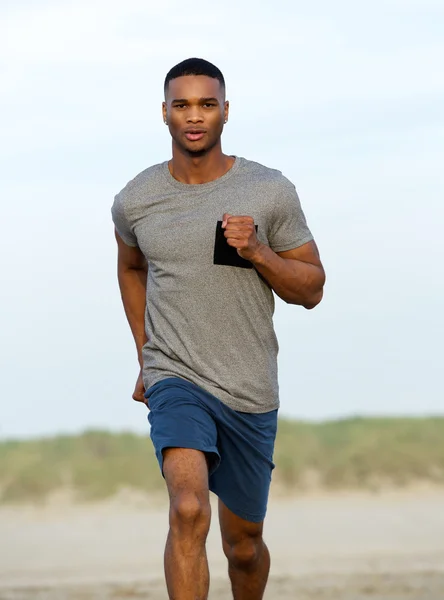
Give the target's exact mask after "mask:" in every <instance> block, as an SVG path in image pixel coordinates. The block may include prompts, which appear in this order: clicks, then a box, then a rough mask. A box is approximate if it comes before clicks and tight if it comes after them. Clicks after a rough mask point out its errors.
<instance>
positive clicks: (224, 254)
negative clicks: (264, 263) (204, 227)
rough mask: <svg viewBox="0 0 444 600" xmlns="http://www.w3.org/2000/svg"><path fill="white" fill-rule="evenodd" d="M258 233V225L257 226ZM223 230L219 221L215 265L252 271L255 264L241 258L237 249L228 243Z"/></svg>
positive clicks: (215, 244) (215, 241) (215, 242)
mask: <svg viewBox="0 0 444 600" xmlns="http://www.w3.org/2000/svg"><path fill="white" fill-rule="evenodd" d="M255 227H256V231H257V225H255ZM224 231H225V230H224V229H222V221H218V222H217V225H216V238H215V240H214V258H213V263H214V264H215V265H227V266H229V267H241V268H242V269H252V268H253V264H252V263H251V262H250V261H249V260H246V259H245V258H242V256H239V254H238V253H237V248H233V246H230V245H229V244H228V242H227V238H226V237H225V235H224Z"/></svg>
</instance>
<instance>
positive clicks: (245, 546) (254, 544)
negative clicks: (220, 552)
mask: <svg viewBox="0 0 444 600" xmlns="http://www.w3.org/2000/svg"><path fill="white" fill-rule="evenodd" d="M219 522H220V529H221V534H222V545H223V549H224V553H225V556H226V557H227V559H228V573H229V576H230V580H231V589H232V591H233V598H234V600H262V598H263V596H264V591H265V586H266V585H267V580H268V573H269V571H270V553H269V552H268V548H267V546H266V545H265V543H264V541H263V539H262V530H263V523H251V522H249V521H244V520H243V519H241V518H240V517H238V516H237V515H235V514H234V513H233V512H231V511H230V510H229V509H228V508H227V507H226V506H225V504H224V503H223V502H222V501H221V500H219Z"/></svg>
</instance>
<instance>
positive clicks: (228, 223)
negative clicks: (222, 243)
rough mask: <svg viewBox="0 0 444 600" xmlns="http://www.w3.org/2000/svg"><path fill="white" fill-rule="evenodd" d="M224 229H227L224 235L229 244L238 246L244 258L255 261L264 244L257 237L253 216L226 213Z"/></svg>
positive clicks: (238, 251)
mask: <svg viewBox="0 0 444 600" xmlns="http://www.w3.org/2000/svg"><path fill="white" fill-rule="evenodd" d="M222 229H225V231H224V235H225V238H226V240H227V243H228V245H229V246H232V247H233V248H236V249H237V253H238V254H239V256H241V257H242V258H245V259H246V260H250V261H251V262H254V257H255V255H256V254H257V253H258V252H259V250H260V247H261V245H262V244H261V242H260V241H259V240H258V239H257V235H256V227H255V225H254V219H253V217H247V216H244V217H242V216H234V215H230V214H228V213H225V214H224V216H223V219H222Z"/></svg>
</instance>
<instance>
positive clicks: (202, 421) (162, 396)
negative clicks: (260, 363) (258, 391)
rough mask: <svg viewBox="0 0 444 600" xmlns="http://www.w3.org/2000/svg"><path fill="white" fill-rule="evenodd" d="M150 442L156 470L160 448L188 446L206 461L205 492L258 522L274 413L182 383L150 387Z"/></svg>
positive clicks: (262, 509) (270, 459) (267, 479)
mask: <svg viewBox="0 0 444 600" xmlns="http://www.w3.org/2000/svg"><path fill="white" fill-rule="evenodd" d="M145 397H146V398H147V399H148V402H149V406H150V412H149V413H148V421H149V423H150V425H151V434H150V435H151V440H152V442H153V444H154V448H155V451H156V456H157V460H158V461H159V465H160V469H161V471H162V465H163V454H162V453H163V450H165V449H166V448H193V449H195V450H201V451H202V452H204V453H205V454H206V455H207V457H208V459H209V469H210V476H209V488H210V490H211V491H212V492H214V493H215V494H216V495H217V496H218V497H219V498H220V499H221V500H222V502H223V503H224V504H225V505H226V506H227V507H228V508H229V509H230V510H231V511H232V512H233V513H235V514H236V515H237V516H239V517H240V518H241V519H245V520H246V521H252V522H254V523H260V522H261V521H263V520H264V517H265V513H266V511H267V502H268V493H269V489H270V482H271V473H272V470H273V469H274V464H273V450H274V442H275V438H276V430H277V412H278V411H277V410H273V411H271V412H267V413H260V414H256V413H254V414H253V413H244V412H238V411H235V410H233V409H232V408H229V407H228V406H226V405H225V404H223V403H222V402H221V401H220V400H218V399H217V398H216V397H215V396H213V395H212V394H209V393H208V392H206V391H204V390H203V389H202V388H200V387H198V386H197V385H195V384H193V383H190V382H189V381H186V380H184V379H180V378H176V377H169V378H168V379H163V380H162V381H159V382H158V383H156V384H154V385H153V386H152V387H150V388H149V389H148V390H147V391H146V393H145Z"/></svg>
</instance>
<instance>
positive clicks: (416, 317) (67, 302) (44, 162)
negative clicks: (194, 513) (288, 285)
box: [0, 0, 444, 439]
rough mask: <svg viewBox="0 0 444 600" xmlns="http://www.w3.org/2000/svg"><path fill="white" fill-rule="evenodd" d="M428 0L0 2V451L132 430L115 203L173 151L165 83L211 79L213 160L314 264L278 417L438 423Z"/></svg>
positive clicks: (442, 59)
mask: <svg viewBox="0 0 444 600" xmlns="http://www.w3.org/2000/svg"><path fill="white" fill-rule="evenodd" d="M443 26H444V5H443V3H442V2H441V0H436V1H433V0H374V2H372V3H365V4H364V3H356V2H351V1H344V0H338V1H336V2H334V3H332V2H328V1H326V0H313V1H312V2H310V3H308V2H302V1H299V0H288V1H287V0H275V1H274V2H269V3H257V2H254V3H253V2H250V1H248V0H245V1H242V0H236V1H234V0H226V1H225V2H224V3H218V4H193V3H191V4H190V3H183V2H179V1H176V0H169V1H168V0H164V1H163V2H155V3H154V2H149V1H147V0H125V2H116V1H113V0H107V1H106V2H105V1H104V0H79V1H78V2H76V3H71V2H68V1H66V0H58V1H57V2H55V1H46V0H41V1H39V2H38V3H37V2H31V1H30V0H28V1H23V0H16V1H15V2H14V3H2V4H1V5H0V74H1V81H2V85H1V86H0V130H1V132H2V133H1V139H2V144H1V145H0V192H1V194H0V203H1V224H2V227H1V237H0V244H1V252H0V268H1V274H2V283H1V294H0V302H1V304H0V306H1V310H0V340H1V343H0V365H1V366H0V370H1V377H0V438H2V439H5V438H12V437H17V438H26V437H34V436H41V435H52V434H57V433H70V432H78V431H82V430H84V429H90V428H100V429H111V430H116V431H118V430H131V431H136V432H142V433H143V432H147V431H148V425H147V421H146V408H145V407H144V406H143V405H141V404H139V403H135V402H134V401H132V400H131V393H132V390H133V387H134V383H135V379H136V377H137V374H138V365H137V361H136V354H135V349H134V344H133V341H132V338H131V334H130V331H129V327H128V325H127V323H126V321H125V317H124V313H123V309H122V306H121V300H120V294H119V290H118V287H117V279H116V247H115V240H114V237H113V225H112V221H111V216H110V207H111V204H112V201H113V198H114V196H115V194H116V193H118V192H119V191H120V190H121V189H122V188H123V187H124V186H125V184H126V183H127V182H128V181H129V180H130V179H132V178H133V177H134V176H135V175H136V174H137V173H139V172H140V171H142V170H143V169H145V168H146V167H148V166H150V165H152V164H155V163H158V162H161V161H163V160H166V159H168V158H170V156H171V140H170V138H169V135H168V131H167V129H166V128H165V126H164V124H163V121H162V118H161V102H162V90H163V80H164V77H165V74H166V72H167V71H168V70H169V69H170V68H171V67H172V66H173V65H174V64H176V63H178V62H180V61H181V60H183V59H184V58H188V57H191V56H199V57H203V58H206V59H207V60H210V61H212V62H214V63H215V64H217V65H218V66H219V68H220V69H221V70H222V71H223V73H224V75H225V79H226V82H227V97H228V99H229V100H230V105H231V112H230V120H229V123H228V125H227V127H226V129H225V131H224V135H223V148H224V151H225V152H226V153H228V154H235V155H237V156H244V157H246V158H248V159H250V160H256V161H258V162H261V163H263V164H265V165H267V166H269V167H273V168H277V169H279V170H281V171H282V172H283V173H284V175H285V176H286V177H288V178H289V179H291V181H293V183H294V184H295V185H296V188H297V190H298V193H299V196H300V199H301V202H302V206H303V208H304V212H305V214H306V217H307V220H308V223H309V226H310V228H311V230H312V232H313V234H314V236H315V239H316V241H317V244H318V246H319V249H320V252H321V257H322V260H323V263H324V266H325V269H326V272H327V283H326V287H325V296H324V299H323V301H322V303H321V304H320V305H319V306H318V307H317V308H316V309H315V310H313V311H306V310H304V309H303V308H301V307H297V306H290V305H286V304H284V303H283V302H281V301H280V300H277V303H276V311H275V327H276V331H277V335H278V338H279V342H280V352H279V378H280V396H281V414H282V415H286V416H290V417H295V418H301V419H310V420H323V419H332V418H342V417H347V416H354V415H425V414H444V385H443V377H442V371H443V362H444V361H443V337H444V319H443V310H442V309H443V301H442V297H443V295H444V283H443V277H442V274H443V269H442V262H443V259H444V242H443V234H442V230H443V227H444V205H443V200H444V174H443V173H444V169H443V164H444V77H443V70H442V65H443V64H444V38H443V36H442V31H443Z"/></svg>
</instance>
